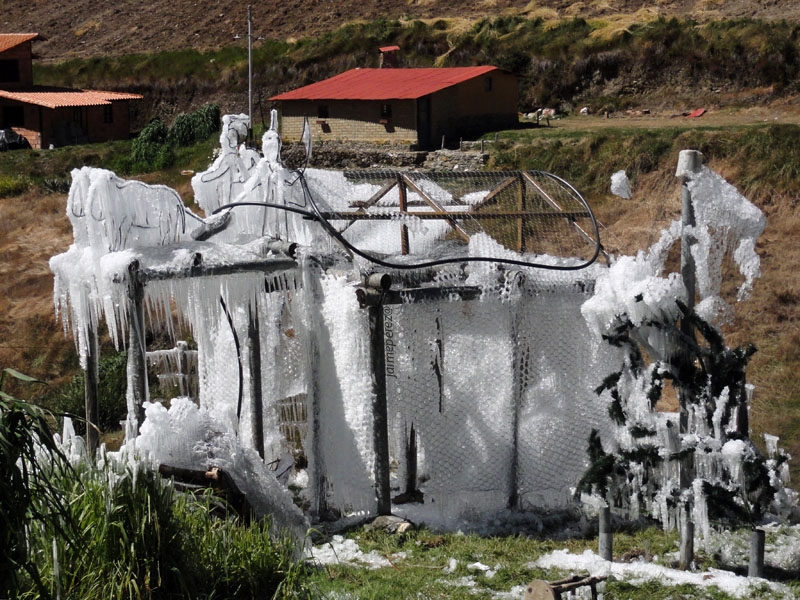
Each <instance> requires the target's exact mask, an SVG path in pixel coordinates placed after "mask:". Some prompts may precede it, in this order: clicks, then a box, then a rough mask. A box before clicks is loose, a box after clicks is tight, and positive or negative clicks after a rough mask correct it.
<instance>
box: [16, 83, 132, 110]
mask: <svg viewBox="0 0 800 600" xmlns="http://www.w3.org/2000/svg"><path fill="white" fill-rule="evenodd" d="M0 98H8V99H9V100H16V101H17V102H24V103H25V104H36V105H38V106H45V107H47V108H60V107H64V106H101V105H103V104H111V101H112V100H141V99H142V96H140V95H139V94H125V93H121V92H101V91H98V90H70V89H65V88H48V87H44V86H37V87H33V88H28V89H26V90H0Z"/></svg>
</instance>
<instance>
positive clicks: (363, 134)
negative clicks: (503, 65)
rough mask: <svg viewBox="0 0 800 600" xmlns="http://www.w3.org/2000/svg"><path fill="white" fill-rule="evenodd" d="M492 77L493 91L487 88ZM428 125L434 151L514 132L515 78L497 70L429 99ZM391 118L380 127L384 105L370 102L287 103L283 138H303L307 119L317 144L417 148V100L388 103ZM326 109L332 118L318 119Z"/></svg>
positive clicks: (283, 112)
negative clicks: (463, 141)
mask: <svg viewBox="0 0 800 600" xmlns="http://www.w3.org/2000/svg"><path fill="white" fill-rule="evenodd" d="M486 78H491V83H492V84H491V89H490V90H488V91H487V90H486V89H485V87H484V86H485V80H486ZM430 99H431V108H430V122H431V135H430V144H431V146H432V147H439V146H440V145H441V139H442V136H445V138H446V140H448V141H449V142H448V143H451V144H452V143H453V142H454V141H457V140H458V139H459V138H460V137H464V136H471V135H477V134H480V133H483V132H486V131H491V130H493V129H504V128H509V127H514V126H515V125H516V124H517V122H518V118H517V100H518V92H517V78H516V77H515V76H514V75H511V74H509V73H504V72H501V71H493V72H491V73H489V74H487V75H483V76H480V77H475V78H473V79H470V80H468V81H465V82H462V83H460V84H458V85H454V86H451V87H449V88H446V89H444V90H440V91H439V92H436V93H434V94H431V96H430ZM386 103H388V104H390V105H391V107H392V118H391V119H389V120H388V123H387V124H381V123H380V122H379V120H380V119H381V105H382V104H384V101H368V100H348V101H344V100H317V101H311V100H284V101H282V102H280V103H279V104H280V114H281V135H282V136H283V138H284V139H285V140H287V141H291V140H297V139H300V136H301V134H302V130H303V117H304V116H305V115H308V120H309V124H310V125H311V134H312V137H313V138H314V139H315V140H323V141H325V140H332V141H335V140H341V141H347V140H352V141H372V142H384V141H385V142H392V143H406V144H416V143H417V142H418V139H419V138H418V134H417V101H416V100H391V101H386ZM321 105H322V106H326V107H327V108H328V118H325V119H322V118H320V117H319V116H318V114H319V112H318V111H319V107H320V106H321Z"/></svg>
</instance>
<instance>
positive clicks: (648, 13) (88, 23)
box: [0, 0, 800, 61]
mask: <svg viewBox="0 0 800 600" xmlns="http://www.w3.org/2000/svg"><path fill="white" fill-rule="evenodd" d="M0 13H1V14H2V17H0V23H1V24H0V31H3V32H38V33H40V34H41V35H43V36H44V40H43V41H40V42H38V43H37V44H36V46H35V51H36V53H37V55H38V56H40V57H41V58H42V59H45V60H56V61H58V60H63V59H66V58H75V57H90V56H104V55H119V54H128V53H141V52H159V51H164V50H178V49H182V48H194V49H198V50H199V49H211V48H218V47H222V46H229V45H231V44H232V43H234V42H233V40H234V37H235V36H236V35H237V34H238V35H244V34H246V33H247V28H246V24H245V23H246V17H247V5H246V3H244V2H241V3H233V2H224V1H220V0H214V1H211V2H198V1H195V0H172V1H170V2H164V1H161V2H135V1H133V0H118V1H117V2H113V3H99V2H94V1H90V0H76V1H71V0H70V1H68V0H3V2H2V4H0ZM252 13H253V23H254V34H256V35H259V36H265V37H271V38H275V39H281V40H287V39H293V38H300V37H313V36H316V35H319V34H320V33H323V32H326V31H331V30H334V29H336V28H338V27H339V26H341V25H342V24H343V23H345V22H352V21H359V20H364V21H371V20H374V19H378V18H380V17H386V18H396V19H407V20H413V19H439V18H464V19H477V18H481V17H494V16H497V15H502V14H522V15H541V16H546V17H548V18H569V17H583V18H603V19H607V18H624V17H625V16H626V15H627V16H630V17H634V16H635V18H636V20H638V21H643V20H644V21H647V20H652V19H656V18H658V17H659V16H664V17H671V16H677V17H680V18H692V19H695V20H697V21H699V22H705V21H709V20H713V19H731V18H734V19H735V18H757V19H767V20H774V19H787V20H800V1H799V0H731V1H728V0H683V1H681V0H674V1H670V0H661V1H657V2H650V1H644V0H587V1H586V2H565V1H559V0H541V1H535V0H534V1H532V2H526V1H525V0H482V1H475V2H468V1H464V0H447V1H444V0H381V1H380V2H379V1H377V0H365V1H363V2H336V1H334V0H282V1H281V2H269V3H267V2H262V3H254V4H253V6H252ZM242 43H244V41H242Z"/></svg>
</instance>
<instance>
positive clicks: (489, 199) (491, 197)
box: [470, 177, 519, 211]
mask: <svg viewBox="0 0 800 600" xmlns="http://www.w3.org/2000/svg"><path fill="white" fill-rule="evenodd" d="M515 181H519V178H518V177H509V178H508V179H505V180H503V181H502V182H501V183H500V185H498V186H497V187H496V188H494V189H493V190H492V191H490V192H489V193H488V194H486V196H484V198H483V200H481V201H480V202H477V203H475V204H474V205H473V206H472V207H471V208H470V211H477V210H479V209H481V208H483V207H484V206H488V205H489V204H493V203H494V202H496V201H497V197H498V196H499V195H500V192H502V191H503V190H504V189H506V188H507V187H508V186H510V185H512V184H513V183H514V182H515Z"/></svg>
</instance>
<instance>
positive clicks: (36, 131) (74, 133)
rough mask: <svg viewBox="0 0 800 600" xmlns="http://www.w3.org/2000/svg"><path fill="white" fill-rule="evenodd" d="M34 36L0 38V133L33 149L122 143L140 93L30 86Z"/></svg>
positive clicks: (36, 36)
mask: <svg viewBox="0 0 800 600" xmlns="http://www.w3.org/2000/svg"><path fill="white" fill-rule="evenodd" d="M38 37H39V36H38V34H36V33H5V34H0V129H13V130H14V131H15V132H16V133H18V134H19V135H22V136H23V137H25V138H26V139H27V140H28V142H29V143H30V145H31V146H32V147H33V148H48V147H49V146H50V145H51V144H52V145H54V146H66V145H70V144H81V143H87V142H104V141H107V140H121V139H127V138H128V137H129V136H130V123H131V119H130V102H131V101H135V100H141V99H142V96H140V95H139V94H127V93H119V92H102V91H97V90H76V89H70V88H57V87H46V86H37V85H33V54H32V49H31V44H32V42H33V41H34V40H36V39H37V38H38Z"/></svg>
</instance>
